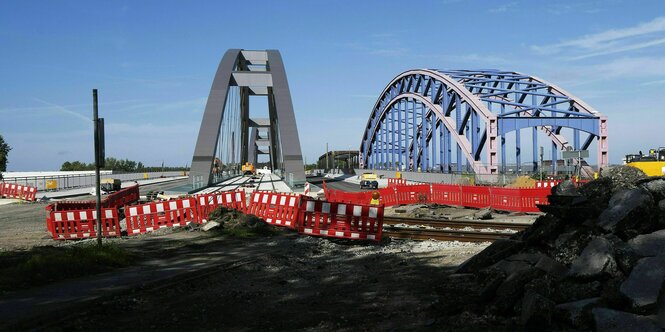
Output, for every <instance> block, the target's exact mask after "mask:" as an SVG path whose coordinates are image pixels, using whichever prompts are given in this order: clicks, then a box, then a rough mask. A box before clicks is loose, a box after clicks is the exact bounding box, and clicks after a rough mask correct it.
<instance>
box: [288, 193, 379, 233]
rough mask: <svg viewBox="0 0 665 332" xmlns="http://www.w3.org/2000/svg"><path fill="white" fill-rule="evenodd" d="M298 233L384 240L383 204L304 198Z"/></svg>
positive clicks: (301, 205)
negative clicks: (372, 204) (360, 203)
mask: <svg viewBox="0 0 665 332" xmlns="http://www.w3.org/2000/svg"><path fill="white" fill-rule="evenodd" d="M300 210H301V214H300V218H299V220H298V233H300V234H307V235H314V236H325V237H336V238H344V239H351V240H374V241H381V235H382V231H383V206H370V205H359V204H346V203H337V202H326V201H318V200H312V199H309V198H303V200H302V202H301V204H300Z"/></svg>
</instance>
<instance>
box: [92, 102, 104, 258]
mask: <svg viewBox="0 0 665 332" xmlns="http://www.w3.org/2000/svg"><path fill="white" fill-rule="evenodd" d="M92 121H93V123H94V127H95V193H96V194H97V204H96V209H97V245H98V246H101V245H102V193H101V190H100V184H99V182H100V176H99V168H100V166H101V165H100V162H101V161H100V160H99V159H100V157H102V156H100V150H101V149H100V148H101V147H100V144H99V142H100V139H101V137H100V135H99V117H98V113H97V89H92Z"/></svg>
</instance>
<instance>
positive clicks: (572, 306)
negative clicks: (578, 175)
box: [440, 166, 665, 331]
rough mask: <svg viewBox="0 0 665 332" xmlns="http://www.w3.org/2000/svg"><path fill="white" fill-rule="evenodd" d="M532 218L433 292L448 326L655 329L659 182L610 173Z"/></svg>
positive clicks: (664, 308) (661, 269) (631, 171)
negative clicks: (437, 295)
mask: <svg viewBox="0 0 665 332" xmlns="http://www.w3.org/2000/svg"><path fill="white" fill-rule="evenodd" d="M542 210H543V211H544V212H547V214H545V215H543V216H541V217H539V218H538V219H537V220H536V222H535V223H534V225H533V226H532V227H530V228H529V229H527V230H525V231H523V232H521V233H518V234H516V235H514V236H513V237H512V238H511V239H508V240H501V241H496V242H494V243H493V244H492V245H490V246H489V247H488V248H487V249H485V250H484V251H482V252H481V253H479V254H478V255H476V256H474V257H472V258H471V259H469V260H468V261H466V262H465V263H464V264H462V265H461V266H460V267H459V269H458V270H457V271H456V273H455V274H452V275H450V276H449V279H448V280H445V281H444V282H443V285H444V286H442V289H441V290H440V291H441V294H442V300H441V304H440V307H441V311H442V313H443V314H444V315H445V316H446V317H447V318H449V319H450V320H449V321H450V322H451V324H452V325H455V322H458V323H459V325H460V326H462V325H463V326H465V327H467V328H469V327H471V328H472V329H475V328H482V327H489V328H491V329H493V330H501V329H503V330H522V331H534V330H586V331H588V330H596V331H661V330H662V329H663V328H665V287H664V284H665V283H664V281H665V178H661V177H651V178H647V177H646V176H645V175H644V173H642V172H641V171H639V170H637V169H635V168H632V167H627V166H623V167H619V168H615V169H614V170H612V171H611V172H609V174H607V176H605V177H602V178H600V179H598V180H595V181H592V182H590V183H588V184H586V185H585V186H583V187H581V188H576V187H575V186H573V185H572V183H567V182H564V183H563V184H561V185H559V186H557V187H555V188H554V189H553V192H552V196H550V205H549V206H543V207H542ZM451 318H452V319H451ZM454 318H457V319H454ZM452 325H451V326H449V327H452Z"/></svg>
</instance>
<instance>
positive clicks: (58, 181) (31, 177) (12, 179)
mask: <svg viewBox="0 0 665 332" xmlns="http://www.w3.org/2000/svg"><path fill="white" fill-rule="evenodd" d="M184 174H185V172H183V171H177V172H176V171H174V172H147V173H118V174H112V172H111V171H102V172H101V178H102V180H103V179H109V178H112V179H120V180H121V181H135V180H144V179H156V178H161V177H176V176H182V175H184ZM2 176H3V178H4V179H3V182H6V183H16V184H20V185H25V186H32V187H36V188H37V190H39V191H44V190H61V189H72V188H81V187H92V186H94V185H95V172H94V171H93V172H92V173H90V172H7V173H2ZM53 181H55V182H53ZM47 182H49V184H50V186H48V188H49V189H47ZM53 186H55V189H53Z"/></svg>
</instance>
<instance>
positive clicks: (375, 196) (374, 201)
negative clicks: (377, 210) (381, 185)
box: [369, 191, 381, 205]
mask: <svg viewBox="0 0 665 332" xmlns="http://www.w3.org/2000/svg"><path fill="white" fill-rule="evenodd" d="M379 197H381V194H379V192H378V191H375V192H373V193H372V199H371V200H370V201H369V205H379V204H381V202H380V201H379Z"/></svg>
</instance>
